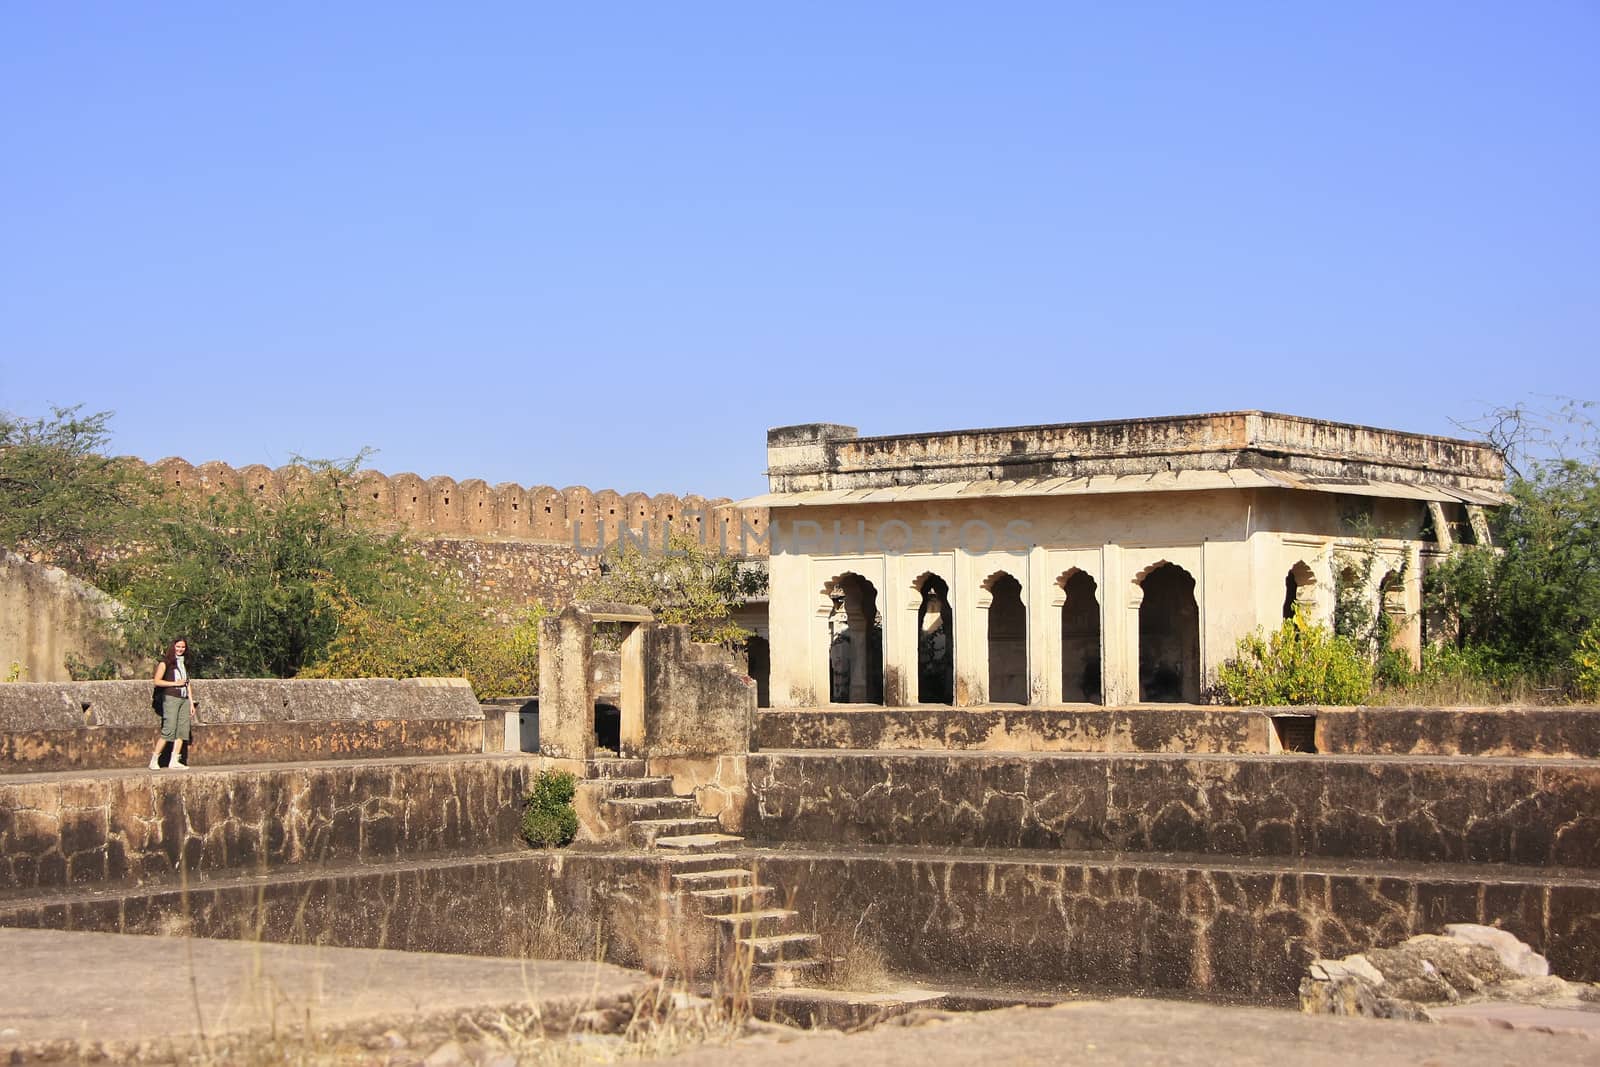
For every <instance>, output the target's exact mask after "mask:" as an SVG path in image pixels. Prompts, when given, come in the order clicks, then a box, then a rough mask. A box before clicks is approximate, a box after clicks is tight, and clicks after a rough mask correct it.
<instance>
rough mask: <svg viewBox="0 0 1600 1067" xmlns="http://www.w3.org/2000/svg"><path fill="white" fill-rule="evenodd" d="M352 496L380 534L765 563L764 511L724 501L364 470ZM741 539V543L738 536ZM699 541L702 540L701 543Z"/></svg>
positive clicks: (198, 470) (210, 472)
mask: <svg viewBox="0 0 1600 1067" xmlns="http://www.w3.org/2000/svg"><path fill="white" fill-rule="evenodd" d="M150 467H151V469H152V470H154V471H155V472H156V474H157V475H158V476H159V477H160V479H161V481H162V483H163V484H164V485H166V486H168V487H170V488H173V489H177V490H179V491H180V492H196V493H217V492H221V491H223V490H227V489H238V490H243V491H245V492H247V493H258V494H262V495H265V496H268V497H272V496H280V495H282V494H283V493H284V492H285V491H286V490H287V489H289V488H291V487H292V486H293V485H294V484H295V482H296V481H298V480H301V479H303V478H305V477H306V473H307V472H306V468H304V467H298V466H295V465H292V464H290V465H286V466H282V467H278V468H277V469H273V468H271V467H267V466H264V465H262V464H259V463H257V464H251V465H249V466H245V467H239V468H234V467H231V466H229V465H228V464H226V463H222V462H218V461H215V460H213V461H211V462H208V463H201V464H199V465H198V466H196V465H195V464H192V463H190V462H189V461H188V460H185V459H182V458H179V457H176V456H171V457H168V458H166V459H163V460H159V461H157V462H155V463H152V464H150ZM355 488H356V495H357V497H358V498H359V499H360V500H361V501H362V503H363V505H364V510H365V511H366V513H367V514H368V516H369V517H370V518H371V519H372V520H373V521H375V522H377V523H378V524H380V525H387V526H393V527H397V528H399V529H401V530H404V531H405V532H406V533H409V534H414V535H416V536H419V537H466V538H474V539H481V540H506V541H542V542H555V543H561V544H573V543H574V542H576V543H579V544H582V545H584V546H593V545H598V544H599V543H600V541H601V540H602V538H601V536H600V534H601V528H602V525H603V527H604V538H603V540H604V542H605V543H607V544H610V543H611V542H613V541H615V540H616V539H617V532H618V531H619V530H620V529H622V528H624V527H626V528H627V529H629V530H631V531H634V533H636V534H637V533H639V532H640V531H648V532H649V538H650V541H649V543H650V544H651V545H656V544H658V543H659V542H660V540H661V533H662V531H663V530H672V531H675V532H678V533H685V534H688V535H690V536H692V537H695V538H698V539H702V540H703V541H704V542H705V543H707V544H709V545H716V546H722V545H725V546H727V548H728V550H729V551H734V552H738V551H740V545H741V544H745V545H746V546H747V549H746V554H749V555H765V554H766V541H765V538H766V536H767V510H766V509H765V508H739V507H737V506H735V505H734V503H733V502H732V501H731V500H729V499H728V498H727V497H713V498H707V497H703V496H699V495H697V494H694V493H688V494H685V495H683V496H678V495H676V494H673V493H657V494H656V495H654V496H650V495H647V494H645V493H637V492H635V493H626V494H624V493H619V492H617V491H616V490H614V489H599V490H594V489H590V488H588V487H587V486H582V485H570V486H567V487H566V488H565V489H556V488H554V487H553V486H548V485H535V486H531V487H525V486H522V485H519V484H517V483H516V482H501V483H500V484H499V485H494V486H491V485H489V484H488V483H487V482H485V481H483V480H482V479H480V478H468V479H466V480H465V481H460V482H458V481H456V480H455V479H454V478H449V477H443V476H440V477H434V478H422V477H420V476H419V475H416V474H412V473H409V472H405V473H401V474H393V475H389V474H383V473H381V472H379V471H373V470H364V471H361V472H360V473H359V474H358V475H357V476H356V487H355ZM746 526H747V527H748V528H749V530H750V531H751V533H750V535H749V536H747V537H745V538H743V539H741V537H740V533H741V530H742V529H743V528H744V527H746ZM702 531H703V533H702Z"/></svg>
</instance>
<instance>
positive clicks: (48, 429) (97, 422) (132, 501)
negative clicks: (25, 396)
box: [0, 405, 160, 581]
mask: <svg viewBox="0 0 1600 1067" xmlns="http://www.w3.org/2000/svg"><path fill="white" fill-rule="evenodd" d="M81 408H82V405H77V406H74V407H69V408H53V409H52V413H51V415H50V416H48V417H44V418H38V419H22V418H17V417H14V416H11V415H7V414H3V413H0V546H9V547H11V548H14V549H16V550H17V551H19V552H21V553H22V554H23V555H25V556H28V557H29V558H31V559H34V560H37V561H41V562H46V563H52V564H55V565H56V566H58V567H61V568H63V569H65V570H67V571H70V572H71V573H73V574H75V575H77V576H79V577H81V578H85V579H87V580H90V581H93V580H96V579H99V578H103V577H104V576H105V574H106V572H107V569H108V565H109V560H110V559H111V557H112V555H113V553H114V551H115V550H118V549H122V550H126V549H127V548H128V547H129V546H132V545H137V544H139V543H141V542H143V541H144V540H145V539H146V538H147V537H148V536H149V533H150V525H151V522H152V519H153V507H154V505H155V503H156V501H157V499H158V496H159V493H160V490H159V487H158V486H157V484H156V482H155V480H154V479H153V478H151V477H150V475H149V474H148V472H147V471H146V470H145V469H144V468H143V467H142V466H141V465H139V464H138V463H135V462H130V461H127V460H121V459H113V458H110V457H108V456H105V455H103V454H102V451H101V450H102V449H103V448H104V447H105V445H106V443H107V442H108V441H109V440H110V434H109V433H108V431H107V429H106V424H107V423H108V422H109V420H110V419H111V412H109V411H101V412H96V413H95V414H93V415H83V414H80V410H81Z"/></svg>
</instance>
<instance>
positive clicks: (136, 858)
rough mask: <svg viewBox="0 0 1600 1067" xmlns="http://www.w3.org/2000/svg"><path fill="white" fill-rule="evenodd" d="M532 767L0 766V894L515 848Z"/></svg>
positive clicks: (492, 762)
mask: <svg viewBox="0 0 1600 1067" xmlns="http://www.w3.org/2000/svg"><path fill="white" fill-rule="evenodd" d="M537 768H538V761H537V759H523V758H518V757H491V756H480V757H478V758H476V759H472V758H464V757H455V758H452V759H442V760H433V759H425V758H423V759H402V760H375V761H370V762H360V763H348V762H347V763H338V762H328V763H318V764H308V765H301V766H285V767H253V768H249V769H242V770H226V769H223V770H190V771H188V772H165V773H159V774H138V775H129V774H116V775H70V774H59V775H27V776H22V777H15V778H11V779H9V780H8V779H5V778H0V892H4V891H32V892H38V891H40V890H49V889H55V888H60V887H64V886H93V885H102V884H106V883H113V884H123V885H137V884H145V883H157V884H162V883H173V882H176V881H178V880H179V878H180V872H184V873H186V875H187V878H188V879H189V880H190V881H204V880H206V879H210V878H219V877H230V876H239V875H248V874H251V873H254V872H256V871H257V870H262V871H264V870H268V869H271V870H273V871H278V870H283V869H286V868H292V867H297V866H308V867H314V866H319V865H327V864H340V863H385V862H392V861H395V860H399V859H417V858H421V857H427V856H437V855H451V854H453V855H461V854H464V853H472V854H477V853H481V852H484V851H487V850H493V849H497V848H512V847H515V846H516V845H517V843H518V821H519V819H520V815H521V799H522V797H523V795H524V794H525V793H526V792H527V787H528V782H529V781H530V779H531V778H532V776H533V774H534V773H536V772H537Z"/></svg>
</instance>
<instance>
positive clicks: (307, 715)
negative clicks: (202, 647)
mask: <svg viewBox="0 0 1600 1067" xmlns="http://www.w3.org/2000/svg"><path fill="white" fill-rule="evenodd" d="M153 688H154V687H153V686H152V685H151V684H150V683H149V682H148V681H134V682H29V683H15V684H12V685H5V686H0V723H3V724H4V725H5V728H6V729H7V730H11V731H21V730H70V729H81V728H84V727H103V726H143V727H147V726H149V725H150V724H151V722H152V721H154V719H155V714H154V712H153V711H152V706H151V695H152V691H153ZM194 694H195V697H196V698H197V699H198V700H199V701H200V704H201V708H200V719H201V721H202V722H210V723H300V722H364V721H366V720H368V719H378V718H382V719H481V718H482V717H483V712H482V710H481V709H480V708H479V707H478V701H477V698H476V697H475V696H473V694H472V687H471V686H470V685H468V684H467V681H466V679H464V678H408V679H395V678H336V679H321V678H317V679H310V678H308V679H299V678H290V679H282V678H217V679H207V678H200V679H196V681H195V683H194Z"/></svg>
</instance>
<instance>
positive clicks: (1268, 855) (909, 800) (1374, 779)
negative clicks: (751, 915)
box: [744, 707, 1600, 1000]
mask: <svg viewBox="0 0 1600 1067" xmlns="http://www.w3.org/2000/svg"><path fill="white" fill-rule="evenodd" d="M1388 710H1389V709H1357V710H1351V711H1328V710H1327V709H1310V713H1311V714H1313V715H1315V718H1316V721H1315V724H1314V730H1313V732H1312V734H1311V735H1312V736H1314V737H1316V738H1317V739H1318V743H1317V747H1318V748H1321V747H1323V746H1324V745H1326V746H1328V747H1330V748H1335V749H1337V750H1338V751H1335V752H1332V753H1328V752H1281V751H1280V752H1276V753H1273V752H1270V751H1263V750H1262V746H1261V741H1262V739H1263V733H1264V731H1265V730H1268V729H1274V730H1275V726H1274V724H1273V722H1272V720H1273V719H1274V718H1276V717H1278V716H1276V715H1274V714H1271V713H1268V714H1262V713H1260V712H1254V711H1250V710H1237V711H1216V710H1214V709H1190V708H1179V707H1173V708H1161V709H1155V708H1148V707H1146V708H1142V709H1120V708H1107V709H1102V710H1099V711H1096V710H1093V709H1082V708H1077V709H1037V710H1035V709H1010V708H1006V709H982V710H980V711H978V712H976V713H974V714H973V715H972V716H971V717H970V718H966V719H964V718H963V717H962V716H963V713H962V712H955V711H949V710H934V711H932V712H930V711H929V710H928V709H921V708H918V709H831V708H829V709H817V710H816V711H814V712H805V711H785V712H763V713H762V714H761V715H760V717H759V720H760V721H759V723H758V737H759V738H760V739H761V740H762V742H763V745H762V751H760V752H757V753H753V754H752V755H751V757H750V759H749V762H748V772H749V782H748V803H747V806H746V811H745V820H744V827H745V832H746V833H747V834H748V835H749V836H750V838H751V841H752V843H754V844H756V845H765V846H768V847H770V848H771V851H770V853H769V854H768V855H767V856H766V857H765V858H764V859H763V864H764V866H763V871H764V875H765V877H767V878H769V879H771V880H772V882H773V883H774V884H775V885H776V886H778V887H779V888H780V889H781V890H782V891H783V893H784V894H785V896H786V898H787V899H789V900H791V901H792V902H793V903H792V905H791V906H793V907H796V908H798V909H800V910H801V911H802V912H803V913H807V912H814V913H822V914H836V915H837V914H843V915H853V916H860V917H861V930H862V932H863V935H864V936H867V937H871V938H872V939H873V940H875V941H876V942H877V943H878V944H880V945H882V946H884V947H885V949H886V951H887V952H888V955H889V962H890V964H891V965H892V966H894V967H896V968H897V969H899V970H901V971H903V972H905V973H911V974H920V975H925V976H936V977H937V979H938V980H940V981H950V980H954V979H955V977H956V976H960V977H962V978H965V979H967V980H970V981H971V982H973V983H982V982H993V983H1012V984H1035V985H1039V984H1048V983H1052V982H1070V983H1082V984H1084V985H1092V986H1106V985H1110V986H1113V987H1117V988H1130V987H1132V988H1139V989H1143V990H1147V991H1160V990H1172V991H1188V992H1206V993H1222V994H1243V995H1248V996H1252V997H1264V998H1269V999H1273V1000H1279V999H1282V1000H1288V999H1289V998H1291V997H1293V996H1294V995H1295V993H1296V990H1297V988H1298V984H1299V980H1300V978H1301V976H1302V975H1303V974H1304V972H1305V968H1306V966H1307V964H1308V963H1309V962H1310V961H1311V960H1313V959H1315V958H1318V957H1337V956H1340V955H1343V954H1346V953H1350V952H1357V951H1361V950H1364V949H1367V948H1370V947H1372V946H1376V945H1382V944H1388V943H1392V942H1394V941H1397V940H1402V939H1404V938H1406V937H1408V936H1411V935H1413V934H1419V933H1431V932H1436V931H1438V930H1439V929H1441V928H1442V927H1443V926H1444V925H1445V924H1446V923H1477V924H1485V925H1494V926H1500V927H1503V928H1505V929H1506V930H1508V931H1510V932H1511V933H1513V934H1515V935H1516V936H1517V937H1520V938H1522V939H1524V940H1526V941H1527V942H1529V943H1530V944H1531V945H1533V946H1534V947H1535V948H1536V949H1537V950H1538V951H1540V952H1543V953H1545V954H1546V955H1548V956H1549V958H1550V960H1551V962H1552V963H1553V964H1554V965H1556V966H1557V967H1558V968H1559V969H1560V970H1561V972H1562V973H1564V974H1569V975H1572V976H1574V977H1576V978H1581V979H1593V978H1596V977H1600V942H1597V941H1596V939H1595V937H1594V930H1596V929H1600V759H1597V758H1596V757H1597V756H1600V751H1597V750H1596V749H1595V748H1592V747H1588V746H1589V745H1590V741H1589V739H1590V738H1591V737H1593V736H1594V735H1593V731H1594V729H1595V726H1596V724H1597V723H1600V712H1597V711H1596V709H1592V708H1576V709H1547V710H1545V711H1544V712H1543V713H1542V714H1540V715H1536V716H1531V717H1530V716H1527V715H1526V714H1525V712H1524V711H1523V710H1522V709H1477V710H1469V711H1453V710H1442V709H1441V710H1434V709H1394V714H1393V718H1392V719H1385V718H1383V716H1384V714H1385V712H1386V711H1388ZM1285 711H1286V712H1287V711H1288V709H1285ZM1293 713H1294V714H1295V715H1297V716H1301V717H1304V715H1305V714H1306V709H1294V712H1293ZM808 715H810V716H813V718H812V719H810V720H809V721H808V720H807V718H806V716H808ZM1150 715H1159V716H1167V717H1168V719H1167V722H1168V723H1169V724H1170V725H1169V726H1168V727H1167V728H1166V729H1164V730H1159V729H1156V728H1154V727H1151V726H1149V725H1137V724H1138V723H1139V720H1140V718H1141V717H1142V716H1150ZM1096 716H1101V717H1103V721H1101V722H1098V723H1097V722H1096V721H1095V717H1096ZM1251 716H1255V717H1256V721H1255V722H1254V723H1252V722H1251ZM1304 725H1306V726H1311V725H1312V724H1311V723H1305V724H1304ZM1135 731H1143V734H1142V736H1143V737H1145V738H1150V737H1155V738H1157V739H1158V746H1157V750H1155V751H1147V752H1138V753H1133V752H1128V751H1125V750H1124V745H1125V744H1126V743H1127V739H1128V738H1130V737H1132V736H1134V734H1135ZM1306 733H1307V731H1304V730H1301V731H1296V736H1300V737H1304V736H1306ZM996 736H999V737H1004V738H1010V739H1011V741H1012V742H1013V743H1014V742H1015V741H1016V739H1017V738H1019V737H1025V738H1026V739H1027V740H1028V741H1029V742H1030V747H1031V748H1032V749H1033V750H1032V751H1028V752H1012V751H994V750H992V744H991V740H990V739H991V738H994V737H996ZM1275 736H1277V735H1276V734H1275V733H1274V734H1271V735H1267V740H1268V741H1269V742H1270V740H1271V738H1272V737H1275ZM780 740H787V741H789V742H791V744H792V747H787V748H775V747H769V746H768V745H767V744H765V742H769V741H780ZM938 741H945V742H952V741H953V742H954V743H953V744H952V746H951V747H952V749H953V750H945V749H940V748H935V747H932V745H933V744H934V743H936V742H938ZM1369 743H1370V744H1371V745H1372V746H1373V747H1374V748H1376V749H1378V750H1379V752H1378V753H1377V754H1363V753H1359V752H1356V751H1352V749H1355V748H1358V747H1359V746H1360V745H1362V744H1369ZM846 745H848V746H850V747H843V746H846ZM1268 747H1269V748H1270V743H1269V746H1268ZM1052 749H1053V750H1052ZM1575 750H1576V751H1575ZM1480 753H1492V755H1483V754H1480ZM1579 753H1581V754H1582V755H1581V758H1574V756H1575V755H1577V754H1579Z"/></svg>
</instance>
